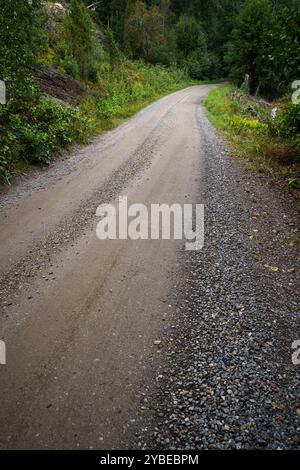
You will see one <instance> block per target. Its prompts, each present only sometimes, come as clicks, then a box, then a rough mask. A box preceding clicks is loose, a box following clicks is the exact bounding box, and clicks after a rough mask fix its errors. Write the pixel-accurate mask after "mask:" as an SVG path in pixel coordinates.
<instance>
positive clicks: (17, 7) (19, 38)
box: [0, 0, 47, 97]
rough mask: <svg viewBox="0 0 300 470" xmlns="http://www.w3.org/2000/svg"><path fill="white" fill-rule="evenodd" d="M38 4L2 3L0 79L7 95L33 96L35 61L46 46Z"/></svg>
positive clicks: (12, 0) (13, 0)
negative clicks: (4, 84) (4, 85)
mask: <svg viewBox="0 0 300 470" xmlns="http://www.w3.org/2000/svg"><path fill="white" fill-rule="evenodd" d="M42 25H43V15H42V8H41V2H40V0H32V1H29V0H24V1H19V0H5V2H1V15H0V44H1V54H0V79H1V80H3V81H5V83H6V87H7V91H8V95H9V96H14V97H22V96H28V95H30V94H32V93H33V90H34V88H33V82H32V80H31V76H32V73H33V70H34V68H35V66H36V58H37V56H38V54H39V53H40V52H42V51H43V50H44V49H45V48H46V45H47V41H46V35H45V34H44V31H43V28H42Z"/></svg>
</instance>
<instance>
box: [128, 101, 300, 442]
mask: <svg viewBox="0 0 300 470" xmlns="http://www.w3.org/2000/svg"><path fill="white" fill-rule="evenodd" d="M199 119H201V125H202V130H201V132H202V136H201V138H202V140H203V142H204V147H205V163H204V167H205V168H204V169H203V168H202V169H201V170H199V188H201V191H200V189H199V200H201V202H203V201H204V202H205V207H206V241H205V247H204V249H203V250H202V251H200V252H189V253H188V252H185V251H182V252H181V254H180V257H179V258H180V262H179V265H180V266H179V268H178V272H177V273H175V274H174V273H173V279H174V281H173V285H174V288H173V292H171V293H170V298H169V299H168V303H169V304H170V305H172V306H173V307H172V309H169V310H168V311H167V315H166V317H167V318H166V321H165V325H166V329H165V331H164V338H163V342H162V352H161V364H160V366H159V367H158V368H157V377H156V385H155V386H154V387H152V389H151V387H150V389H149V390H147V395H149V396H148V402H149V406H148V408H149V410H150V411H149V415H150V416H149V417H147V418H146V417H144V416H141V417H140V420H141V424H142V431H141V432H139V433H138V434H137V437H136V442H135V443H134V446H136V447H139V448H144V449H146V448H152V449H184V450H190V449H297V448H299V447H300V446H299V435H300V433H299V430H300V402H299V390H300V388H299V383H300V381H299V379H300V366H299V365H298V366H296V365H294V364H293V362H292V343H293V341H295V340H299V339H300V315H299V301H298V290H299V270H298V266H299V244H298V240H299V238H298V235H299V230H298V228H297V226H298V227H299V225H298V224H299V218H298V212H297V207H296V201H295V200H294V199H292V198H291V197H290V196H289V195H288V194H285V193H283V192H282V191H279V190H276V188H273V187H271V186H269V185H268V184H267V182H266V181H265V178H264V177H262V176H259V175H251V174H249V173H246V172H244V171H243V170H242V169H241V168H240V166H239V165H238V164H237V162H236V161H235V160H234V159H232V158H231V157H230V156H228V154H227V152H226V150H225V148H224V145H223V143H222V142H220V140H219V139H218V137H217V136H216V134H215V131H214V129H213V128H212V126H211V125H210V124H209V122H208V121H207V119H206V118H205V116H204V110H203V109H200V110H199ZM198 202H199V201H198Z"/></svg>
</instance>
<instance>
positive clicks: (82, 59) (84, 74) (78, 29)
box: [63, 0, 101, 81]
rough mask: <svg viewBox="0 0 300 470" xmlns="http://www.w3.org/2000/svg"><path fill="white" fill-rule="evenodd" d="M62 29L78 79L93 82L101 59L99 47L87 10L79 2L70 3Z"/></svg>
mask: <svg viewBox="0 0 300 470" xmlns="http://www.w3.org/2000/svg"><path fill="white" fill-rule="evenodd" d="M63 29H64V32H63V35H64V39H65V42H66V44H67V46H68V48H69V50H70V52H71V54H72V56H73V57H74V59H75V60H76V63H77V66H78V70H79V75H80V78H81V79H82V80H92V81H95V80H96V79H97V73H98V69H99V61H100V59H101V45H100V42H99V40H98V39H97V37H96V28H95V24H94V22H93V20H92V17H91V15H90V13H89V10H88V9H87V7H86V6H85V5H84V4H83V2H82V1H81V0H71V1H70V5H69V9H68V11H67V13H66V16H65V20H64V26H63Z"/></svg>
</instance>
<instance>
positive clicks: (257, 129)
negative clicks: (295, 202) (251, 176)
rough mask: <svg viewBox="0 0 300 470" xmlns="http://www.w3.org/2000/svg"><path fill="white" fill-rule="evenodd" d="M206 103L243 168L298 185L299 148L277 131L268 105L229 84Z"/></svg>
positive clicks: (294, 186)
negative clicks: (256, 101) (254, 100)
mask: <svg viewBox="0 0 300 470" xmlns="http://www.w3.org/2000/svg"><path fill="white" fill-rule="evenodd" d="M205 106H206V108H207V111H208V117H209V119H210V121H211V122H212V124H214V126H215V127H216V128H217V129H219V131H220V132H221V134H222V135H223V136H224V137H225V139H226V140H227V142H228V143H229V146H230V148H231V152H232V155H233V156H235V157H236V158H238V159H239V161H240V163H241V164H242V165H243V167H245V168H246V169H247V170H249V171H252V172H255V173H260V174H264V175H266V176H267V178H268V181H269V182H281V183H282V182H283V183H284V185H288V186H289V187H290V188H294V189H298V188H300V180H299V177H298V175H299V149H298V148H295V147H294V146H292V145H291V142H290V141H288V140H285V139H283V138H282V137H281V136H280V135H279V134H278V133H277V132H276V129H275V127H276V121H274V122H272V120H271V118H270V115H269V114H270V109H269V108H268V107H265V106H262V105H259V104H257V103H253V102H252V101H250V100H249V97H247V96H246V95H243V94H242V93H241V92H240V91H238V90H236V89H235V88H234V87H233V86H231V85H228V84H225V85H222V86H221V87H219V88H217V89H214V90H213V91H212V92H211V93H209V95H208V96H207V98H206V100H205ZM274 106H275V104H274ZM271 107H273V105H272V106H271ZM271 107H270V108H271Z"/></svg>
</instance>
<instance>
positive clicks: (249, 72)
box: [0, 0, 300, 187]
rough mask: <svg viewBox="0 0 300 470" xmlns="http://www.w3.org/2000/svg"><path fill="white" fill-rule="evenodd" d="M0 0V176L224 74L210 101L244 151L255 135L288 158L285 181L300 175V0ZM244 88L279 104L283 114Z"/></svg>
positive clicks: (265, 150) (279, 157)
mask: <svg viewBox="0 0 300 470" xmlns="http://www.w3.org/2000/svg"><path fill="white" fill-rule="evenodd" d="M0 6H1V8H0V13H1V14H0V48H1V53H0V80H2V81H3V82H4V83H5V85H6V103H5V104H4V103H3V104H1V105H0V179H1V181H2V182H4V183H9V181H10V180H11V176H12V175H13V174H15V173H18V172H22V171H23V170H24V168H26V167H27V166H28V165H29V164H31V163H42V164H45V163H46V164H47V163H49V162H50V161H51V160H52V159H53V158H54V157H56V156H57V155H59V153H60V152H61V151H62V150H63V149H65V148H67V147H68V146H70V145H71V144H72V143H74V142H81V143H84V142H87V141H88V139H89V138H90V137H91V136H93V135H95V134H97V133H100V132H102V131H104V130H107V129H109V128H111V127H113V126H115V125H117V124H118V123H119V122H121V121H122V120H123V119H125V118H127V117H129V116H130V115H132V114H133V113H135V112H136V111H137V110H138V109H140V108H142V107H143V106H145V105H146V104H147V103H149V102H151V101H153V100H155V99H157V98H158V97H160V96H162V95H165V94H168V93H170V92H173V91H176V90H179V89H181V88H185V87H187V86H190V85H194V84H199V83H201V82H207V81H215V82H225V81H226V83H227V85H226V86H223V87H221V88H219V89H218V90H217V91H215V92H213V94H212V96H211V97H209V98H208V100H207V107H208V109H209V113H210V117H211V119H212V120H213V122H214V124H216V125H217V127H219V128H220V129H221V130H224V131H225V132H227V134H228V135H229V134H234V137H235V143H236V140H237V139H236V137H237V136H241V135H242V134H243V132H244V133H245V135H246V136H248V141H249V145H248V147H247V148H244V149H242V150H243V152H244V153H245V152H246V153H249V154H251V152H252V151H253V148H251V142H252V141H253V140H257V138H258V137H259V139H258V140H260V141H261V145H260V146H259V147H258V148H256V149H255V152H256V154H257V153H258V152H259V153H260V157H264V158H265V160H266V159H267V160H268V161H269V160H272V159H273V162H275V163H278V162H277V161H279V163H280V162H281V163H282V162H283V163H284V165H285V168H284V171H285V174H286V175H287V178H288V182H289V184H290V185H292V186H294V187H297V186H298V181H299V180H298V176H297V171H298V164H299V147H300V136H299V133H300V128H299V126H300V105H299V101H298V104H297V102H294V103H292V100H291V95H292V93H293V91H292V88H291V87H292V83H293V82H294V81H296V80H297V79H298V80H300V1H299V0H272V1H271V0H148V1H144V2H143V1H141V0H105V1H104V0H100V1H97V0H85V1H83V0H69V1H66V0H64V1H61V2H59V3H58V2H52V1H51V2H50V1H42V0H0ZM228 83H229V85H228ZM296 94H297V92H296ZM247 96H254V97H258V98H260V99H261V101H262V102H263V101H266V102H268V103H272V102H273V103H275V104H273V105H272V108H274V107H276V109H277V113H276V116H275V118H270V116H269V114H270V113H269V108H268V107H266V106H263V105H262V104H261V103H260V101H259V100H257V102H255V101H253V102H252V101H248V99H247V98H245V97H247ZM249 122H250V124H249ZM254 122H256V123H257V124H254ZM240 140H241V139H240ZM242 140H243V141H244V142H245V139H242ZM246 140H247V139H246ZM256 156H257V155H256ZM275 163H274V164H275ZM273 166H274V165H273ZM291 166H292V167H291ZM265 167H266V165H265V164H263V165H259V169H261V170H263V169H264V168H265ZM267 167H268V169H267V171H271V170H270V168H271V167H272V165H271V166H270V165H267ZM290 167H291V168H290Z"/></svg>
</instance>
